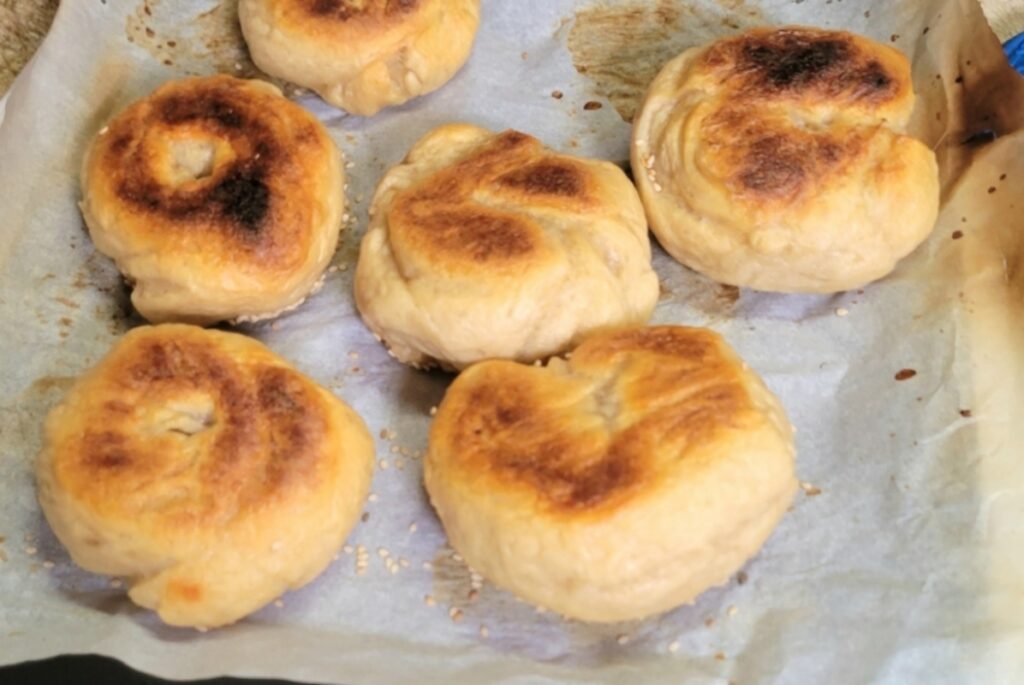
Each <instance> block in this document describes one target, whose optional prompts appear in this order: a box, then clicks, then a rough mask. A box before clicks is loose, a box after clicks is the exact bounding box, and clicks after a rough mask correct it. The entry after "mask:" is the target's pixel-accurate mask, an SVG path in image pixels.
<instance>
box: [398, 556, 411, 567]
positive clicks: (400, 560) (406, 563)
mask: <svg viewBox="0 0 1024 685" xmlns="http://www.w3.org/2000/svg"><path fill="white" fill-rule="evenodd" d="M398 563H399V564H401V566H402V568H409V560H408V559H406V558H405V557H398Z"/></svg>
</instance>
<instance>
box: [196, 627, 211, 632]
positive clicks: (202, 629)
mask: <svg viewBox="0 0 1024 685" xmlns="http://www.w3.org/2000/svg"><path fill="white" fill-rule="evenodd" d="M196 630H198V631H199V632H200V633H205V632H206V631H207V630H209V628H207V627H206V626H196Z"/></svg>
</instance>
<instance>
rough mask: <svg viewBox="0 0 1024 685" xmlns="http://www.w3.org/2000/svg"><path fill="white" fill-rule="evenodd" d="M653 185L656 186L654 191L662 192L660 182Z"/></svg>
mask: <svg viewBox="0 0 1024 685" xmlns="http://www.w3.org/2000/svg"><path fill="white" fill-rule="evenodd" d="M653 187H654V192H656V193H660V192H661V185H660V184H658V183H655V184H654V186H653Z"/></svg>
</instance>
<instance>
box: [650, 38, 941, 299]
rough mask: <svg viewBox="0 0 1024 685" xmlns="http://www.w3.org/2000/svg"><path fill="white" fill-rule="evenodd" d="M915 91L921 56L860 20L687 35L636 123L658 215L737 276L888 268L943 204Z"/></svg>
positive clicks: (838, 278) (840, 281)
mask: <svg viewBox="0 0 1024 685" xmlns="http://www.w3.org/2000/svg"><path fill="white" fill-rule="evenodd" d="M913 106H914V93H913V90H912V84H911V81H910V65H909V63H908V62H907V59H906V57H904V56H903V55H902V54H901V53H900V52H898V51H897V50H895V49H893V48H890V47H888V46H885V45H880V44H878V43H874V42H872V41H870V40H868V39H866V38H862V37H861V36H856V35H854V34H852V33H846V32H841V31H822V30H818V29H811V28H800V27H789V28H780V29H769V28H762V29H755V30H753V31H750V32H747V33H744V34H742V35H739V36H737V37H734V38H727V39H725V40H721V41H718V42H717V43H713V44H711V45H710V46H706V47H702V48H695V49H692V50H687V51H686V52H684V53H683V54H681V55H680V56H679V57H677V58H675V59H674V60H672V61H671V62H669V63H668V64H666V65H665V66H664V67H663V68H662V70H661V72H660V73H659V74H658V76H657V77H656V78H655V79H654V81H653V82H652V83H651V86H650V88H649V90H648V91H647V95H646V97H645V99H644V102H643V104H642V105H641V108H640V112H639V115H638V116H637V118H636V120H635V123H634V126H633V145H632V161H633V172H634V176H635V177H636V180H637V185H638V187H639V189H640V196H641V198H643V202H644V207H645V208H646V210H647V217H648V219H649V221H650V223H651V229H652V230H653V231H654V234H655V235H656V236H657V237H658V240H659V241H660V242H661V244H662V245H663V246H664V247H665V249H666V250H668V252H669V253H670V254H671V255H672V256H673V257H675V258H676V259H678V260H679V261H681V262H682V263H683V264H685V265H687V266H689V267H691V268H693V269H695V270H697V271H699V272H701V273H703V274H705V275H707V276H710V277H711V278H713V279H715V280H717V281H721V282H722V283H728V284H731V285H736V286H744V287H750V288H756V289H759V290H775V291H783V292H820V293H827V292H835V291H839V290H848V289H851V288H856V287H858V286H862V285H864V284H865V283H868V282H870V281H873V280H876V279H878V278H881V277H882V276H885V275H886V274H887V273H889V272H890V271H892V270H893V268H895V266H896V262H897V261H898V260H899V259H901V258H902V257H904V256H905V255H907V254H909V253H910V252H911V251H912V250H913V249H914V248H915V247H917V246H918V245H919V244H920V243H921V242H922V241H923V240H924V239H925V237H926V236H927V235H928V233H929V232H930V231H931V229H932V226H933V224H934V223H935V219H936V216H937V214H938V205H939V182H938V167H937V166H936V162H935V155H934V154H933V153H932V151H931V150H930V149H928V148H927V147H926V146H925V145H924V144H922V143H921V142H919V141H917V140H915V139H913V138H910V137H908V136H906V135H904V133H903V129H904V126H905V125H906V123H907V120H908V119H909V117H910V113H911V110H912V109H913Z"/></svg>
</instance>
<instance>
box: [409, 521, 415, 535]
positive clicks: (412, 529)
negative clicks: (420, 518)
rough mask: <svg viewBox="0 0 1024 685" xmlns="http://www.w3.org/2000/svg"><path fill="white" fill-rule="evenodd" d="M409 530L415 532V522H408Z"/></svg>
mask: <svg viewBox="0 0 1024 685" xmlns="http://www.w3.org/2000/svg"><path fill="white" fill-rule="evenodd" d="M409 532H410V533H415V532H416V524H415V523H410V524H409Z"/></svg>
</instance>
